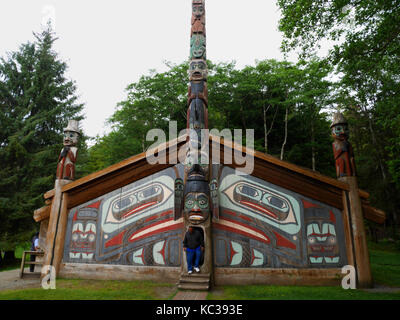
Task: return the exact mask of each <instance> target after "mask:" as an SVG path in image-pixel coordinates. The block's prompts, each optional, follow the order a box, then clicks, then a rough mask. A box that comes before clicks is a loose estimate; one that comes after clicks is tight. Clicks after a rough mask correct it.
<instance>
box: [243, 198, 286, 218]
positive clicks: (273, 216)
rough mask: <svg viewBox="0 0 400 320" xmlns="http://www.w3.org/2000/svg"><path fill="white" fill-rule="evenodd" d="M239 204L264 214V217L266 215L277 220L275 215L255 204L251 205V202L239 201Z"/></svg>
mask: <svg viewBox="0 0 400 320" xmlns="http://www.w3.org/2000/svg"><path fill="white" fill-rule="evenodd" d="M240 203H241V204H244V205H245V206H248V207H251V208H253V209H255V210H257V211H261V212H262V213H265V214H266V215H268V216H270V217H272V218H274V219H278V216H277V215H276V214H275V213H273V212H271V211H269V210H267V209H265V208H264V207H262V206H260V205H258V204H256V203H253V202H250V201H240Z"/></svg>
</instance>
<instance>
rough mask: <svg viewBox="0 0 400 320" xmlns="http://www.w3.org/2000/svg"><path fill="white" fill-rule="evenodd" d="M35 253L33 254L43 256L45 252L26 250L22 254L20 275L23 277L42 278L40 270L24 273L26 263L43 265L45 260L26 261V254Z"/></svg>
mask: <svg viewBox="0 0 400 320" xmlns="http://www.w3.org/2000/svg"><path fill="white" fill-rule="evenodd" d="M27 254H29V255H33V256H37V257H43V256H44V252H43V251H24V253H23V255H22V261H21V270H20V272H19V277H20V278H21V279H22V278H40V275H41V273H40V272H28V273H26V272H25V273H24V269H25V265H26V264H28V265H31V264H34V265H42V264H43V262H39V261H26V255H27Z"/></svg>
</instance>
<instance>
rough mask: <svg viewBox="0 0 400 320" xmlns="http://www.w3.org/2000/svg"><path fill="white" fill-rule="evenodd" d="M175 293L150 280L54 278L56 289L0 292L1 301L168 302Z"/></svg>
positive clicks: (163, 285) (171, 288) (167, 287)
mask: <svg viewBox="0 0 400 320" xmlns="http://www.w3.org/2000/svg"><path fill="white" fill-rule="evenodd" d="M176 292H177V289H176V287H175V286H174V285H173V284H163V283H154V282H151V281H101V280H67V279H57V282H56V289H55V290H44V289H42V288H34V289H23V290H7V291H0V300H155V299H157V300H170V299H172V298H173V296H174V295H175V294H176Z"/></svg>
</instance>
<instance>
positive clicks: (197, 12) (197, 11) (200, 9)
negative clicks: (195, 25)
mask: <svg viewBox="0 0 400 320" xmlns="http://www.w3.org/2000/svg"><path fill="white" fill-rule="evenodd" d="M192 9H193V15H194V16H195V17H196V18H198V19H199V18H201V16H202V15H203V14H204V11H205V10H204V4H203V1H194V2H193V5H192Z"/></svg>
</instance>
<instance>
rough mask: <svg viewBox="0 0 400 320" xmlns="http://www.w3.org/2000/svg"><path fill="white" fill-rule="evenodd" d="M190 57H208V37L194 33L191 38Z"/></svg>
mask: <svg viewBox="0 0 400 320" xmlns="http://www.w3.org/2000/svg"><path fill="white" fill-rule="evenodd" d="M190 59H206V38H205V37H204V36H203V35H201V34H194V35H193V36H192V38H191V40H190Z"/></svg>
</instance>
